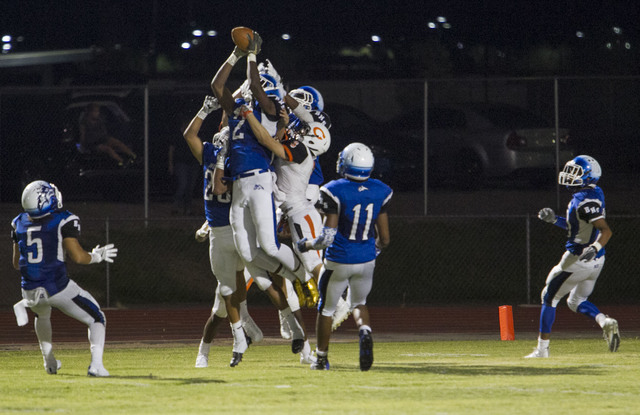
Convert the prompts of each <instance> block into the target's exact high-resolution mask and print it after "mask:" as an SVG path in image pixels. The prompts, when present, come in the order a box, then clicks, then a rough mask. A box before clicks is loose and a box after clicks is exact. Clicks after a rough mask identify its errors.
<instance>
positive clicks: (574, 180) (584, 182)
mask: <svg viewBox="0 0 640 415" xmlns="http://www.w3.org/2000/svg"><path fill="white" fill-rule="evenodd" d="M600 176H602V169H601V168H600V164H598V162H597V161H596V159H594V158H593V157H590V156H587V155H582V156H577V157H575V158H574V159H573V160H569V161H568V162H567V164H565V165H564V169H563V170H562V171H561V172H560V174H558V183H560V184H561V185H564V186H567V187H586V186H590V185H593V186H595V184H596V182H597V181H598V180H599V179H600Z"/></svg>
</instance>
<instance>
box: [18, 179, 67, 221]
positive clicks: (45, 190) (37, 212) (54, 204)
mask: <svg viewBox="0 0 640 415" xmlns="http://www.w3.org/2000/svg"><path fill="white" fill-rule="evenodd" d="M22 208H23V209H24V211H25V212H27V213H28V214H29V216H31V217H32V218H33V219H38V218H42V217H44V216H46V215H48V214H50V213H51V212H55V211H56V210H59V209H62V194H61V193H60V191H58V188H57V187H56V185H55V184H53V183H48V182H45V181H44V180H36V181H34V182H31V183H29V184H28V185H27V186H26V187H25V188H24V190H23V191H22Z"/></svg>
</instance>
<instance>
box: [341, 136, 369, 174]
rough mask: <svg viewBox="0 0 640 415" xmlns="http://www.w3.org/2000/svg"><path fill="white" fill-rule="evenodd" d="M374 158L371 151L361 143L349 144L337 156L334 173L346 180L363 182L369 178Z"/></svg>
mask: <svg viewBox="0 0 640 415" xmlns="http://www.w3.org/2000/svg"><path fill="white" fill-rule="evenodd" d="M373 164H374V157H373V153H372V152H371V149H370V148H369V147H367V146H366V145H364V144H362V143H351V144H349V145H348V146H346V147H345V148H344V149H343V150H342V151H341V152H340V154H339V155H338V161H337V163H336V172H337V173H338V174H339V175H340V176H342V177H345V178H347V179H351V180H356V181H364V180H367V179H368V178H369V176H371V172H372V171H373Z"/></svg>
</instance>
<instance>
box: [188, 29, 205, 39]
mask: <svg viewBox="0 0 640 415" xmlns="http://www.w3.org/2000/svg"><path fill="white" fill-rule="evenodd" d="M191 34H192V35H194V36H195V37H200V36H202V30H200V29H196V30H194V31H193V32H191Z"/></svg>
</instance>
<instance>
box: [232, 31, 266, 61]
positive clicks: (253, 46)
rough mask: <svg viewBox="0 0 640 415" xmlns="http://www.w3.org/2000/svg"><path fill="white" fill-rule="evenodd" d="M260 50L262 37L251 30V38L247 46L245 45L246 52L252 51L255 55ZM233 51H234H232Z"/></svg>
mask: <svg viewBox="0 0 640 415" xmlns="http://www.w3.org/2000/svg"><path fill="white" fill-rule="evenodd" d="M260 50H262V38H261V37H260V35H259V34H258V32H256V31H254V32H253V39H249V46H247V53H253V54H254V55H257V54H258V53H260ZM234 53H235V51H234Z"/></svg>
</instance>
